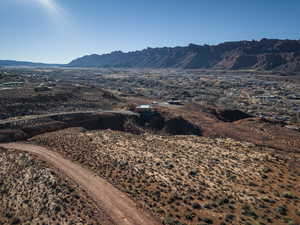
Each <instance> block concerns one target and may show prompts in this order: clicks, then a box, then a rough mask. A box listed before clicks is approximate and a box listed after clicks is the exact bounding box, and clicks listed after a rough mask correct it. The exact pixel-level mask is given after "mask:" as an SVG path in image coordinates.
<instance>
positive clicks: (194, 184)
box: [31, 128, 300, 225]
mask: <svg viewBox="0 0 300 225" xmlns="http://www.w3.org/2000/svg"><path fill="white" fill-rule="evenodd" d="M31 141H32V142H34V143H38V144H42V145H46V146H48V147H50V148H51V149H53V150H54V151H58V152H60V153H62V154H63V155H64V156H65V157H66V158H69V159H71V160H73V161H75V162H77V163H79V164H81V165H83V166H84V167H86V168H89V169H91V170H92V171H94V172H95V173H96V174H98V175H99V176H101V177H104V178H105V179H107V180H108V181H109V182H111V183H112V184H114V185H115V186H116V187H118V188H119V189H121V190H123V191H125V192H127V193H128V195H129V196H131V197H132V198H133V199H134V200H136V201H137V202H138V203H139V204H140V206H141V207H145V208H147V209H149V210H150V211H151V212H152V213H153V214H154V215H156V216H157V217H159V218H160V219H161V221H162V223H163V224H191V225H194V224H195V225H199V224H222V225H224V224H247V225H249V224H290V225H291V224H299V223H300V211H299V209H300V199H299V198H300V167H299V161H300V159H299V154H296V153H287V154H278V153H276V151H273V150H272V149H270V148H269V149H266V148H262V147H256V146H255V145H253V144H250V143H247V142H238V141H234V140H232V139H229V138H215V139H210V138H205V137H196V136H160V135H154V134H149V133H144V134H141V135H136V134H131V133H125V132H120V131H111V130H102V131H86V130H84V129H82V128H71V129H66V130H62V131H57V132H53V133H46V134H43V135H39V136H36V137H34V138H33V139H31Z"/></svg>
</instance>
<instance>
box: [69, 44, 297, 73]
mask: <svg viewBox="0 0 300 225" xmlns="http://www.w3.org/2000/svg"><path fill="white" fill-rule="evenodd" d="M68 65H69V66H74V67H129V68H185V69H198V68H203V69H234V70H235V69H257V70H278V71H289V72H292V71H300V41H299V40H277V39H262V40H260V41H237V42H226V43H222V44H219V45H213V46H210V45H203V46H200V45H194V44H190V45H189V46H187V47H175V48H167V47H165V48H147V49H144V50H142V51H134V52H128V53H123V52H121V51H116V52H112V53H110V54H104V55H96V54H93V55H88V56H84V57H81V58H78V59H75V60H73V61H72V62H70V63H69V64H68Z"/></svg>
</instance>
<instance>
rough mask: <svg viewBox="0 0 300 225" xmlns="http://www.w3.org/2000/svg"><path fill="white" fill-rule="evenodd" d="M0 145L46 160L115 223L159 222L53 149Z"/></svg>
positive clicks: (150, 224) (152, 224) (143, 224)
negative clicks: (83, 191) (77, 186)
mask: <svg viewBox="0 0 300 225" xmlns="http://www.w3.org/2000/svg"><path fill="white" fill-rule="evenodd" d="M0 147H4V148H7V149H16V150H20V151H26V152H30V153H33V154H35V155H37V156H38V157H39V158H40V159H42V160H45V161H47V162H48V163H50V164H51V165H53V166H54V167H56V168H57V169H59V170H60V171H61V172H62V173H64V174H65V175H67V176H68V177H70V178H71V179H72V180H73V181H74V182H76V183H77V184H79V185H80V186H81V187H82V188H83V189H84V190H85V191H87V193H88V194H89V196H90V197H91V198H92V199H93V200H94V201H95V202H96V203H97V204H98V205H99V207H100V208H101V209H103V210H104V212H105V213H106V214H107V215H108V216H110V217H111V218H112V220H113V221H114V222H115V223H116V224H117V225H159V223H158V222H157V221H156V219H155V218H153V217H152V216H151V215H150V214H148V213H147V212H144V211H142V210H141V209H138V207H137V205H136V204H135V203H134V202H133V201H132V200H131V199H130V198H129V197H128V196H127V195H126V194H124V193H122V192H121V191H119V190H118V189H116V188H115V187H113V186H112V185H111V184H110V183H108V182H107V181H105V180H104V179H102V178H100V177H98V176H96V175H95V174H93V173H92V172H90V171H89V170H87V169H85V168H82V167H81V166H80V165H77V164H75V163H73V162H71V161H70V160H67V159H65V158H63V157H62V156H61V155H60V154H58V153H56V152H53V151H50V150H48V149H46V148H44V147H40V146H36V145H30V144H24V143H9V144H0Z"/></svg>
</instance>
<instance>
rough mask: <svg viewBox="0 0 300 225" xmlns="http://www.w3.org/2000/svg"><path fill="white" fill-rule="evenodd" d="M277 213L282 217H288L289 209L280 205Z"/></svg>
mask: <svg viewBox="0 0 300 225" xmlns="http://www.w3.org/2000/svg"><path fill="white" fill-rule="evenodd" d="M276 211H277V212H278V213H279V214H280V215H287V211H288V210H287V208H286V206H284V205H280V206H278V207H277V208H276Z"/></svg>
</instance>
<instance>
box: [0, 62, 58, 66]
mask: <svg viewBox="0 0 300 225" xmlns="http://www.w3.org/2000/svg"><path fill="white" fill-rule="evenodd" d="M0 66H35V67H47V66H62V64H47V63H35V62H25V61H15V60H0Z"/></svg>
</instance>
